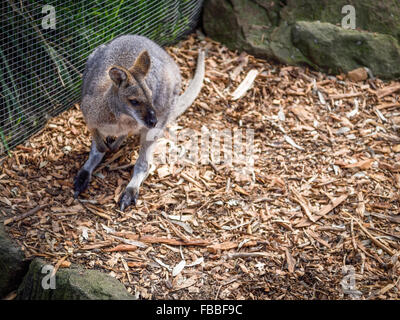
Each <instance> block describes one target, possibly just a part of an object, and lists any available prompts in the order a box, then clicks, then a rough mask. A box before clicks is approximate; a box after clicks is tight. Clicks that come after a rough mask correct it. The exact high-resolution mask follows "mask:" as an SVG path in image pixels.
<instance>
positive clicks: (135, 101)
mask: <svg viewBox="0 0 400 320" xmlns="http://www.w3.org/2000/svg"><path fill="white" fill-rule="evenodd" d="M129 102H130V103H131V104H132V105H133V106H134V107H136V106H138V105H139V101H137V100H136V99H132V100H129Z"/></svg>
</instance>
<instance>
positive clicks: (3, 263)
mask: <svg viewBox="0 0 400 320" xmlns="http://www.w3.org/2000/svg"><path fill="white" fill-rule="evenodd" d="M28 266H29V262H28V261H26V260H25V255H24V253H23V252H22V250H21V249H20V248H19V246H18V245H17V244H16V243H15V242H13V241H12V240H11V239H10V238H9V237H8V236H7V234H6V232H5V230H4V226H3V224H2V223H0V298H2V297H4V296H5V295H7V294H8V293H10V292H11V291H13V290H15V289H17V288H18V285H19V284H20V283H21V281H22V278H23V276H24V274H25V272H26V271H27V270H28Z"/></svg>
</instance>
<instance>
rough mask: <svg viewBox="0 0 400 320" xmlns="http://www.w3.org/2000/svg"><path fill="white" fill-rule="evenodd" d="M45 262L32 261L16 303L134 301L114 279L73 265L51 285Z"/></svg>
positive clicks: (61, 272) (58, 273)
mask: <svg viewBox="0 0 400 320" xmlns="http://www.w3.org/2000/svg"><path fill="white" fill-rule="evenodd" d="M45 266H46V262H45V261H43V260H41V259H34V260H33V261H32V262H31V264H30V266H29V270H28V272H27V274H26V276H25V278H24V280H23V282H22V284H21V285H20V287H19V288H18V292H17V299H18V300H134V299H135V298H134V297H133V296H132V295H131V294H129V293H128V291H127V290H126V289H125V287H124V286H123V285H122V283H120V282H119V281H118V280H117V279H115V278H113V277H111V276H109V275H107V274H105V273H103V272H100V271H96V270H86V269H83V268H82V267H79V266H76V267H71V268H65V269H64V268H62V269H58V270H57V272H56V273H55V277H54V280H55V281H54V282H52V280H50V275H51V273H50V269H46V267H45Z"/></svg>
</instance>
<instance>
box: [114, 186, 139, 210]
mask: <svg viewBox="0 0 400 320" xmlns="http://www.w3.org/2000/svg"><path fill="white" fill-rule="evenodd" d="M138 197H139V192H138V191H137V190H135V189H133V188H126V189H125V191H124V192H123V193H122V195H121V198H120V199H119V206H120V210H121V211H124V210H125V208H127V207H129V205H130V204H131V203H132V204H133V205H136V201H137V199H138Z"/></svg>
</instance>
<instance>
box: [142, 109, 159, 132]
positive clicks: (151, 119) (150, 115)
mask: <svg viewBox="0 0 400 320" xmlns="http://www.w3.org/2000/svg"><path fill="white" fill-rule="evenodd" d="M145 122H146V125H147V126H148V127H149V128H154V127H155V126H156V124H157V117H156V114H155V112H154V111H153V110H148V111H147V115H146V119H145Z"/></svg>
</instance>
